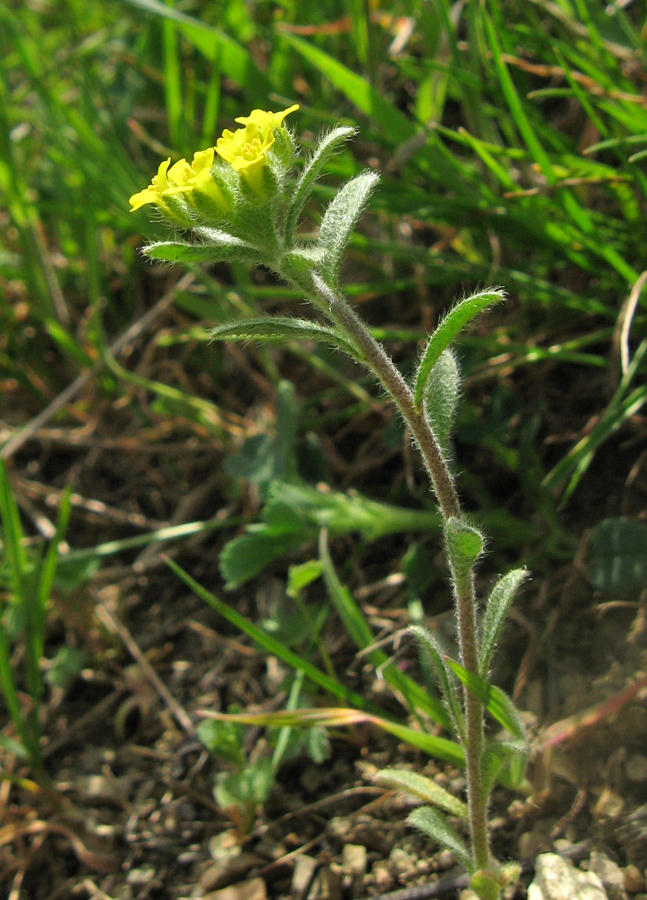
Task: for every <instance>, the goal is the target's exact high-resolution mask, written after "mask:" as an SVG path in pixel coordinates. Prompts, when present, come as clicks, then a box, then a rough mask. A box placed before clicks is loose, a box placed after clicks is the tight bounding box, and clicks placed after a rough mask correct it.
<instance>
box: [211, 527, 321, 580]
mask: <svg viewBox="0 0 647 900" xmlns="http://www.w3.org/2000/svg"><path fill="white" fill-rule="evenodd" d="M303 541H304V534H303V532H302V531H301V530H300V529H295V530H290V531H287V532H284V533H277V532H276V531H274V532H272V531H269V530H268V531H266V532H265V533H263V532H261V533H260V534H242V535H240V537H236V538H234V539H233V540H231V541H228V542H227V543H226V544H225V546H224V547H223V550H222V553H221V554H220V572H221V574H222V577H223V578H224V580H225V585H226V587H227V589H228V590H231V589H233V588H236V587H239V586H240V585H241V584H244V583H245V582H246V581H249V579H250V578H253V577H254V576H255V575H258V573H259V572H262V571H263V569H265V568H266V567H267V566H269V565H270V563H272V562H274V560H276V559H280V558H281V557H282V556H283V555H284V554H285V553H287V552H288V551H289V550H294V549H296V548H297V547H300V546H301V545H302V544H303Z"/></svg>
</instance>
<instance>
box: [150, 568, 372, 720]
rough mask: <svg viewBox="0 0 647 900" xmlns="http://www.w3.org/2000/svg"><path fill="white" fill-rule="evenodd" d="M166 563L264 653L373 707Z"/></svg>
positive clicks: (322, 685) (358, 703)
mask: <svg viewBox="0 0 647 900" xmlns="http://www.w3.org/2000/svg"><path fill="white" fill-rule="evenodd" d="M166 563H167V565H168V566H169V568H170V569H172V570H173V572H175V574H176V575H177V576H178V578H180V579H181V580H182V581H183V582H184V583H185V584H186V586H187V587H188V588H190V589H191V590H192V591H193V592H194V593H195V594H197V595H198V597H200V599H202V600H204V602H205V603H207V604H208V605H209V606H211V608H212V609H215V610H216V612H218V613H220V615H221V616H222V617H223V618H224V619H226V620H227V621H228V622H230V623H231V624H232V625H234V626H235V627H236V628H238V629H239V630H240V631H242V632H243V634H246V635H247V636H248V637H250V638H251V639H252V640H253V641H255V642H256V643H257V644H258V645H259V647H261V648H262V649H263V650H266V651H267V652H268V653H271V654H272V655H273V656H276V657H278V659H280V660H282V661H283V662H284V663H286V665H288V666H290V667H291V668H292V669H294V671H295V672H303V673H304V674H305V676H306V678H309V679H310V681H312V682H313V683H314V684H316V685H317V686H318V687H320V688H323V689H324V690H326V691H328V692H329V693H330V694H332V695H333V696H334V697H339V699H340V700H344V701H345V702H346V703H351V704H352V705H353V706H356V707H358V709H367V708H369V707H370V704H368V703H367V702H366V701H365V700H364V698H363V697H362V696H361V694H358V693H356V692H355V691H351V690H349V689H348V688H346V687H344V685H343V684H341V683H340V682H339V681H336V680H335V679H334V678H331V677H330V676H329V675H326V674H325V673H324V672H322V671H321V669H318V668H317V667H316V666H314V665H313V664H312V663H311V662H308V660H306V659H304V658H303V657H301V656H298V654H296V653H294V652H293V651H292V650H290V649H289V648H288V647H286V646H284V645H283V644H282V643H281V642H280V641H277V640H276V639H275V638H273V637H271V635H269V634H267V633H266V632H265V631H263V630H262V629H261V628H259V627H258V626H257V625H254V623H253V622H249V621H248V620H247V619H246V618H245V617H244V616H241V615H240V613H237V612H236V611H235V610H233V609H232V608H231V607H230V606H228V605H227V604H226V603H223V602H222V600H219V599H218V598H217V597H216V596H214V595H213V594H211V593H209V591H207V590H206V589H205V588H203V587H202V585H200V584H198V582H197V581H195V580H194V579H193V578H191V576H190V575H189V574H188V573H187V572H185V571H184V570H183V569H181V568H180V566H178V565H177V564H176V563H174V562H173V560H171V559H167V560H166Z"/></svg>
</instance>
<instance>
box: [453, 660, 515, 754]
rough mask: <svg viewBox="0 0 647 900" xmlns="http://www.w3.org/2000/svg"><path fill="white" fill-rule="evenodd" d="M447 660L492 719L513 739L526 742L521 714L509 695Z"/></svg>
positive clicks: (454, 662)
mask: <svg viewBox="0 0 647 900" xmlns="http://www.w3.org/2000/svg"><path fill="white" fill-rule="evenodd" d="M446 659H447V664H448V665H449V667H450V669H451V670H452V671H453V672H454V674H455V675H456V677H457V678H458V679H459V680H460V681H462V682H463V684H464V685H465V687H466V688H467V690H468V691H470V692H471V693H472V694H474V696H475V697H478V699H479V700H480V701H481V703H482V704H483V706H484V707H485V708H486V709H487V711H488V712H489V713H490V715H491V716H492V718H494V719H496V720H497V722H498V723H499V724H500V725H502V726H503V727H504V728H505V729H506V731H509V732H510V734H511V735H512V736H513V737H515V738H517V739H518V740H520V741H525V739H526V736H525V732H524V728H523V725H522V724H521V719H520V718H519V713H518V712H517V708H516V707H515V705H514V703H513V702H512V700H511V699H510V698H509V697H508V695H507V694H505V693H504V692H503V691H502V690H501V688H498V687H495V685H493V684H488V682H487V681H485V680H484V679H483V678H480V677H479V676H478V675H476V674H475V673H474V672H468V671H467V669H465V668H464V667H463V666H461V665H460V663H457V662H456V660H455V659H450V658H449V657H446Z"/></svg>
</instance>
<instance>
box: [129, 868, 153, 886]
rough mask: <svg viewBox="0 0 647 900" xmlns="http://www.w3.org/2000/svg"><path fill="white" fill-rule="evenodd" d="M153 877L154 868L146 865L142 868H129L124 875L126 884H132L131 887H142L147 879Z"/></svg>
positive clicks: (146, 882) (149, 879)
mask: <svg viewBox="0 0 647 900" xmlns="http://www.w3.org/2000/svg"><path fill="white" fill-rule="evenodd" d="M153 878H155V869H153V868H152V867H147V868H142V869H131V870H130V872H129V873H128V875H127V876H126V881H127V882H128V884H132V885H133V887H144V885H146V884H148V882H149V881H152V880H153Z"/></svg>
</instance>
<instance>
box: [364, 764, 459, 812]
mask: <svg viewBox="0 0 647 900" xmlns="http://www.w3.org/2000/svg"><path fill="white" fill-rule="evenodd" d="M373 781H377V782H378V784H384V785H386V786H387V787H390V788H398V789H399V790H402V791H407V793H409V794H413V795H414V796H416V797H420V799H421V800H424V801H425V802H426V803H431V804H432V805H433V806H439V807H440V808H441V809H444V810H445V812H448V813H451V815H452V816H456V817H457V818H459V819H467V812H468V811H467V806H466V805H465V804H464V803H463V801H462V800H459V799H458V798H457V797H454V795H453V794H450V793H449V791H446V790H445V789H444V788H442V787H441V786H440V785H439V784H436V782H435V781H433V780H432V779H431V778H426V777H425V776H424V775H418V773H417V772H408V771H406V770H405V769H382V771H381V772H378V773H377V774H376V775H374V776H373Z"/></svg>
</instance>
